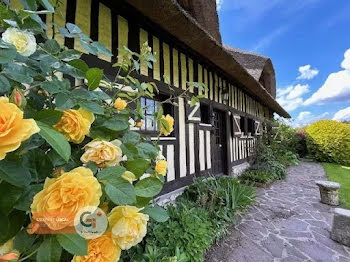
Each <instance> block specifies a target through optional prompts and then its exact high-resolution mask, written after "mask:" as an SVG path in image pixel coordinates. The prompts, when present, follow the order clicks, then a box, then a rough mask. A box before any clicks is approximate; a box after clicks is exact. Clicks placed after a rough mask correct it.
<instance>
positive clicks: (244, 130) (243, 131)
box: [240, 116, 247, 135]
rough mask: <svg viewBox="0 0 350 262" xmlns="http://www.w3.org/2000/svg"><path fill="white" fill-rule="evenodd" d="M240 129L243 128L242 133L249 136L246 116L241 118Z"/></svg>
mask: <svg viewBox="0 0 350 262" xmlns="http://www.w3.org/2000/svg"><path fill="white" fill-rule="evenodd" d="M240 127H241V132H242V133H243V134H245V135H246V134H247V130H246V125H245V117H244V116H241V120H240Z"/></svg>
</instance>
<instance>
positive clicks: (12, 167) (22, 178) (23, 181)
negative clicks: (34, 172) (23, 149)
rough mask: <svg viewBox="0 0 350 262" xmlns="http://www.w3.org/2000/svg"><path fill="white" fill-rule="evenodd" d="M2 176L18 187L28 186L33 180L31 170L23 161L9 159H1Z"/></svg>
mask: <svg viewBox="0 0 350 262" xmlns="http://www.w3.org/2000/svg"><path fill="white" fill-rule="evenodd" d="M0 178H1V179H2V180H5V181H6V182H8V183H10V184H11V185H14V186H17V187H26V186H28V185H29V183H30V180H31V176H30V172H29V170H28V169H26V168H24V167H23V166H22V164H21V163H18V162H10V161H7V160H1V161H0Z"/></svg>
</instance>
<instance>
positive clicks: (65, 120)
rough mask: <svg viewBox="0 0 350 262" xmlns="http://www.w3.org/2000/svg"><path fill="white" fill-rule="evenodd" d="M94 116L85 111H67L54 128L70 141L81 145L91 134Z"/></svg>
mask: <svg viewBox="0 0 350 262" xmlns="http://www.w3.org/2000/svg"><path fill="white" fill-rule="evenodd" d="M94 120H95V117H94V114H93V113H91V112H88V111H85V110H84V109H79V110H73V109H70V110H66V111H64V112H63V115H62V117H61V120H60V121H59V122H58V123H57V124H56V125H54V128H55V129H56V130H57V131H58V132H60V133H61V134H63V135H64V136H65V137H66V138H67V140H68V141H70V142H73V143H76V144H79V143H81V142H82V141H83V140H84V138H85V136H86V135H88V134H89V133H90V127H91V124H92V123H93V122H94Z"/></svg>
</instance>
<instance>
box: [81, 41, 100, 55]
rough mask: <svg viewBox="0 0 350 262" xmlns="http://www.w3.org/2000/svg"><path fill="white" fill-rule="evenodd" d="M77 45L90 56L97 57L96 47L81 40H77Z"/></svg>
mask: <svg viewBox="0 0 350 262" xmlns="http://www.w3.org/2000/svg"><path fill="white" fill-rule="evenodd" d="M79 43H80V44H81V45H82V47H83V48H84V49H85V50H86V51H87V52H88V53H90V54H93V55H97V54H98V50H97V48H96V47H94V46H92V45H90V43H89V42H87V41H85V40H83V39H79Z"/></svg>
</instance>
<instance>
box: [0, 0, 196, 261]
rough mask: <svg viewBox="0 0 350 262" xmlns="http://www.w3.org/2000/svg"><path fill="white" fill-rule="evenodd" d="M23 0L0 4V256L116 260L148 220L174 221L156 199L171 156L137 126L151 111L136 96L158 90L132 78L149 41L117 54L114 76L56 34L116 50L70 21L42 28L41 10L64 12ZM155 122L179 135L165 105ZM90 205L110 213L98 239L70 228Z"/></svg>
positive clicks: (148, 53)
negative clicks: (136, 49) (165, 112)
mask: <svg viewBox="0 0 350 262" xmlns="http://www.w3.org/2000/svg"><path fill="white" fill-rule="evenodd" d="M21 3H22V4H23V9H20V10H14V9H12V8H11V7H10V5H9V2H8V1H3V2H1V3H0V17H1V21H0V33H1V38H0V69H1V71H0V192H1V193H2V196H1V199H0V246H1V253H0V255H1V256H0V260H1V261H10V260H19V261H51V262H54V261H75V262H77V261H118V259H119V257H120V256H121V254H122V253H124V252H126V251H125V250H128V249H130V248H132V247H133V246H135V245H137V244H138V243H139V242H141V241H142V240H143V238H144V237H145V236H146V234H147V224H148V223H149V222H150V221H152V220H154V221H158V222H164V221H166V220H167V219H168V215H167V213H166V211H165V210H164V209H162V208H160V207H158V206H151V205H150V203H151V201H152V199H153V197H154V196H156V195H157V194H159V193H160V192H161V190H162V186H163V184H164V176H165V175H166V173H167V162H166V160H165V159H164V157H163V156H162V155H161V153H160V148H159V146H158V141H157V140H151V139H150V138H149V137H147V136H143V135H140V133H138V132H135V131H133V129H135V128H136V129H137V128H139V127H141V126H142V120H143V118H144V110H145V108H142V106H141V103H140V99H141V97H150V98H152V97H153V96H154V95H155V94H156V93H157V92H158V89H157V86H156V85H155V84H154V83H148V82H140V81H139V80H138V79H137V78H136V76H137V73H138V71H139V69H140V65H142V64H143V65H147V66H148V67H152V63H153V62H155V58H154V56H153V54H152V50H151V49H150V48H149V47H148V45H147V43H145V44H144V45H143V46H142V48H141V52H140V54H138V53H135V52H132V51H131V50H129V49H128V48H127V47H124V48H122V49H121V50H119V56H118V58H117V60H116V61H118V62H117V63H115V64H114V65H113V66H114V67H115V76H114V77H113V79H111V77H107V76H106V75H105V74H104V72H103V70H102V69H100V68H97V67H92V68H91V67H89V65H88V64H87V63H86V62H84V60H83V59H82V53H81V52H78V51H76V50H73V49H68V48H67V47H64V46H61V45H60V44H59V43H58V42H57V41H56V40H55V39H56V37H57V36H58V35H60V36H61V37H62V36H63V37H65V38H68V39H74V40H75V41H78V42H79V43H80V45H81V46H82V47H83V48H84V49H85V53H86V54H85V55H90V56H98V55H104V56H112V54H111V52H110V51H109V50H107V49H106V48H105V46H103V45H102V44H100V43H98V42H95V41H93V40H92V39H90V38H89V37H88V36H86V35H85V34H83V33H82V31H81V30H80V28H79V27H77V26H76V25H74V24H71V23H67V24H66V27H65V28H59V27H57V26H56V25H55V23H54V21H52V23H48V24H46V22H44V21H43V20H42V15H48V14H53V13H54V12H55V9H56V8H57V6H52V5H51V4H50V2H49V1H46V0H38V1H35V0H23V1H21ZM56 3H57V4H59V1H56ZM52 17H54V16H52ZM48 30H51V32H53V33H52V34H51V35H52V37H50V38H49V37H48V34H47V32H48ZM188 86H189V87H190V86H191V87H193V86H195V87H197V88H203V87H202V86H201V85H199V84H197V83H188ZM188 93H189V92H188V91H187V90H184V91H183V93H181V94H180V95H177V96H175V95H173V96H171V97H170V98H169V99H167V100H166V101H164V102H163V103H173V104H176V101H177V99H178V97H179V96H181V97H185V96H187V95H188ZM187 98H189V99H191V102H192V104H194V103H196V102H198V99H199V97H196V96H192V97H187ZM154 121H156V122H157V123H158V127H159V136H158V138H159V137H160V136H167V135H169V134H170V133H171V132H172V131H173V128H174V126H173V125H174V119H173V118H172V116H170V115H163V111H162V110H161V109H160V110H159V111H158V112H157V115H155V116H154ZM85 206H93V207H100V208H101V210H103V211H104V212H105V213H106V215H107V218H108V224H109V226H108V228H107V230H106V232H105V233H103V234H102V235H101V236H99V237H97V238H93V239H85V238H84V237H82V236H80V235H78V234H76V233H75V232H74V231H72V230H71V229H72V227H73V224H74V217H75V216H76V215H77V214H78V211H79V210H80V209H81V208H83V207H85ZM58 218H59V220H58ZM43 225H45V230H48V231H45V232H46V233H45V234H42V233H41V229H42V228H41V227H42V226H43ZM73 228H74V227H73Z"/></svg>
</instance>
